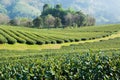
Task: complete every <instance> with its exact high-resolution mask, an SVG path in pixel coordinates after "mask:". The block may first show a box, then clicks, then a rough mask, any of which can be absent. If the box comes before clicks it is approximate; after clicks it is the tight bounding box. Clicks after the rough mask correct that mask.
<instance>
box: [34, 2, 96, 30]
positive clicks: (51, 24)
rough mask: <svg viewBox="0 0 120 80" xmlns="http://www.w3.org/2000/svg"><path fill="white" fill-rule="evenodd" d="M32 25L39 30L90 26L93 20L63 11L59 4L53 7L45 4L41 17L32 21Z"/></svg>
mask: <svg viewBox="0 0 120 80" xmlns="http://www.w3.org/2000/svg"><path fill="white" fill-rule="evenodd" d="M33 25H34V27H39V28H44V27H46V28H58V27H68V26H69V27H70V26H72V27H80V26H92V25H95V18H94V17H92V16H89V15H86V14H84V13H83V12H81V11H74V10H72V9H70V8H69V9H67V10H65V9H63V8H62V6H61V5H60V4H57V5H56V6H55V7H51V6H50V5H49V4H45V5H44V6H43V12H42V13H41V15H40V16H39V17H37V18H35V19H34V20H33Z"/></svg>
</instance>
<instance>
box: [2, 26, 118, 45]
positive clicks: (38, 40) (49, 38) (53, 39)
mask: <svg viewBox="0 0 120 80" xmlns="http://www.w3.org/2000/svg"><path fill="white" fill-rule="evenodd" d="M113 26H114V25H110V26H102V27H85V28H76V29H51V30H49V29H39V30H38V29H31V28H24V27H22V28H20V27H18V28H15V27H12V26H8V27H6V26H0V43H1V44H4V43H8V44H15V43H22V44H31V45H33V44H38V45H42V44H60V43H67V42H79V41H85V40H91V39H96V38H102V37H106V36H109V35H111V34H113V33H114V32H117V31H118V30H119V29H120V25H116V26H114V27H113ZM107 27H108V28H107Z"/></svg>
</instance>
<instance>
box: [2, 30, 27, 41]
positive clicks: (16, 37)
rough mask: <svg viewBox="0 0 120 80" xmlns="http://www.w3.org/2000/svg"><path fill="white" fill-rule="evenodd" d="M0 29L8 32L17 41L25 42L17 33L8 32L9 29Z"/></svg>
mask: <svg viewBox="0 0 120 80" xmlns="http://www.w3.org/2000/svg"><path fill="white" fill-rule="evenodd" d="M1 30H3V31H4V32H6V33H7V34H9V35H10V36H11V37H13V38H15V39H16V40H17V42H18V43H26V41H25V40H24V39H22V38H21V37H18V36H17V35H15V34H14V33H12V32H10V31H9V30H4V29H1Z"/></svg>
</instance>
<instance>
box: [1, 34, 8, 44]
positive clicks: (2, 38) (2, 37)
mask: <svg viewBox="0 0 120 80" xmlns="http://www.w3.org/2000/svg"><path fill="white" fill-rule="evenodd" d="M3 43H7V39H6V38H5V37H4V36H3V35H1V34H0V44H3Z"/></svg>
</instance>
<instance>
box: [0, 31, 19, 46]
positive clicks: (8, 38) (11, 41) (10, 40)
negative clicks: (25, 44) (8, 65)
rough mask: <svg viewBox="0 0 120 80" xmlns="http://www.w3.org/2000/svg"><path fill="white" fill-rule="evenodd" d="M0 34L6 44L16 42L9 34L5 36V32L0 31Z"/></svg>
mask: <svg viewBox="0 0 120 80" xmlns="http://www.w3.org/2000/svg"><path fill="white" fill-rule="evenodd" d="M0 34H2V35H3V36H4V37H5V38H6V39H7V41H8V44H14V43H16V42H17V40H16V39H15V38H13V37H11V36H10V35H9V34H7V33H6V32H4V31H2V30H0Z"/></svg>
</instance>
